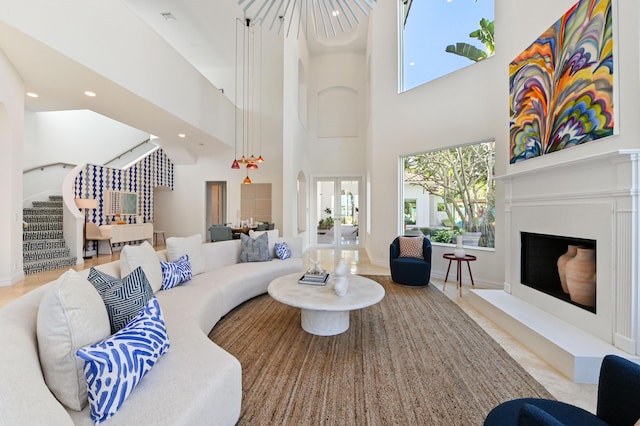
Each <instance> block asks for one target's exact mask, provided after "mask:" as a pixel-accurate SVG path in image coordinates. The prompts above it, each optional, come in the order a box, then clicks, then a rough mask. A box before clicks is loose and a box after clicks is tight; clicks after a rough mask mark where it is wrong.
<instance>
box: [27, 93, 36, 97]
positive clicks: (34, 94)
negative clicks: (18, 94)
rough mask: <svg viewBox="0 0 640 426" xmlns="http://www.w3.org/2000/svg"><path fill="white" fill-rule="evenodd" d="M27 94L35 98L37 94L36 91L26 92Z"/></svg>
mask: <svg viewBox="0 0 640 426" xmlns="http://www.w3.org/2000/svg"><path fill="white" fill-rule="evenodd" d="M27 96H28V97H30V98H37V97H38V96H39V95H38V94H37V93H33V92H27Z"/></svg>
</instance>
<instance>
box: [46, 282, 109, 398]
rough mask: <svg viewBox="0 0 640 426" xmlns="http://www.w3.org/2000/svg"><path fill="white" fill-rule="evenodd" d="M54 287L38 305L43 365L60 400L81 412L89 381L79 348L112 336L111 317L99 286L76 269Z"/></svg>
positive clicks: (48, 380) (52, 389) (48, 382)
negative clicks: (77, 354)
mask: <svg viewBox="0 0 640 426" xmlns="http://www.w3.org/2000/svg"><path fill="white" fill-rule="evenodd" d="M51 286H52V289H51V291H49V293H47V294H46V295H45V296H44V297H43V298H42V300H41V301H40V306H39V307H38V320H37V326H36V330H37V331H36V332H37V336H38V351H39V355H40V365H41V366H42V372H43V374H44V379H45V382H46V383H47V386H48V387H49V389H50V390H51V392H52V393H53V394H54V395H55V397H56V398H58V401H60V402H61V403H62V404H63V405H65V406H66V407H68V408H69V409H71V410H76V411H80V410H82V409H83V408H84V407H85V406H86V405H87V382H86V379H85V377H84V361H82V360H81V359H79V358H77V357H76V351H77V350H78V349H80V348H82V347H84V346H87V345H92V344H94V343H96V342H99V341H101V340H102V339H104V338H105V337H107V336H109V334H110V333H111V326H110V324H109V316H108V315H107V310H106V308H105V306H104V303H103V302H102V298H101V297H100V295H99V294H98V292H97V291H96V289H95V288H94V287H93V286H92V285H91V283H89V281H87V280H86V279H84V278H83V277H82V276H81V275H80V274H78V273H77V272H76V271H74V270H69V271H67V272H65V273H64V274H62V275H61V276H60V278H58V279H57V280H56V281H55V282H53V283H51ZM34 409H37V407H34Z"/></svg>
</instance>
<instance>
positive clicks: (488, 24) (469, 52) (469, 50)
mask: <svg viewBox="0 0 640 426" xmlns="http://www.w3.org/2000/svg"><path fill="white" fill-rule="evenodd" d="M469 37H470V38H474V39H477V40H478V41H480V42H481V43H482V44H483V45H484V49H485V50H482V49H479V48H477V47H476V46H474V45H472V44H469V43H465V42H458V43H456V44H450V45H449V46H447V47H446V48H445V51H446V52H448V53H453V54H455V55H459V56H462V57H465V58H467V59H469V60H471V61H473V62H478V61H481V60H483V59H486V58H488V57H489V56H492V55H493V52H494V50H495V43H494V21H490V20H488V19H485V18H482V19H481V20H480V28H478V29H477V30H474V31H472V32H471V33H470V34H469Z"/></svg>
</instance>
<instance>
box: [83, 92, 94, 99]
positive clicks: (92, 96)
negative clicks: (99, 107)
mask: <svg viewBox="0 0 640 426" xmlns="http://www.w3.org/2000/svg"><path fill="white" fill-rule="evenodd" d="M84 94H85V95H87V96H89V97H90V98H94V97H95V96H96V93H95V92H92V91H91V90H85V92H84Z"/></svg>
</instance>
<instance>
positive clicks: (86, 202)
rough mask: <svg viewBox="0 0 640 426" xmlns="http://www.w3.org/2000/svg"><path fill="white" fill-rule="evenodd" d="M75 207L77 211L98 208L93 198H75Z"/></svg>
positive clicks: (96, 201)
mask: <svg viewBox="0 0 640 426" xmlns="http://www.w3.org/2000/svg"><path fill="white" fill-rule="evenodd" d="M75 201H76V206H78V208H79V209H96V208H98V200H96V199H95V198H76V200H75Z"/></svg>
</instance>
